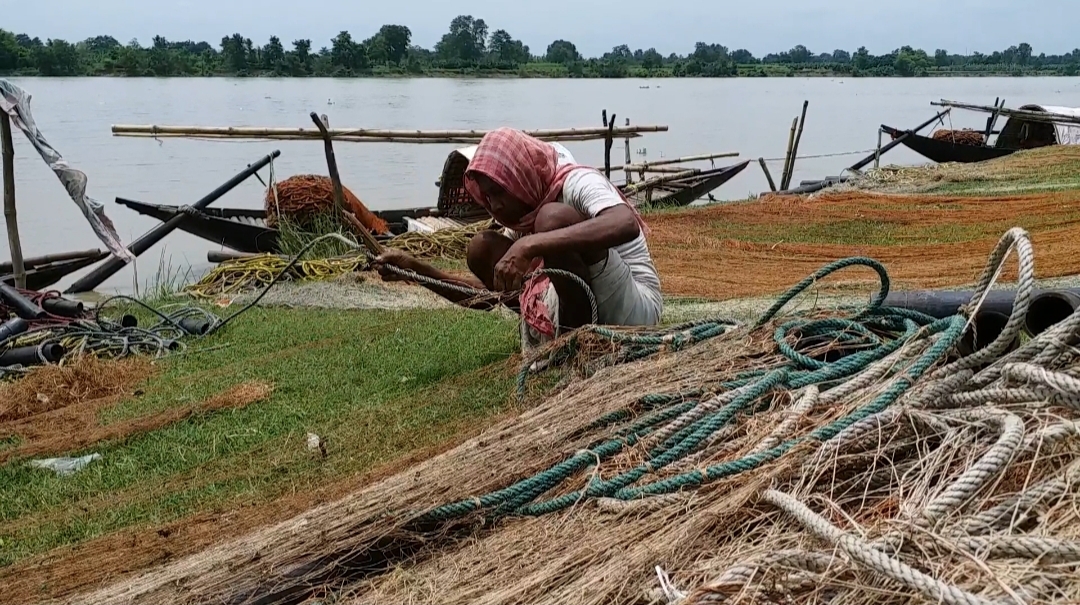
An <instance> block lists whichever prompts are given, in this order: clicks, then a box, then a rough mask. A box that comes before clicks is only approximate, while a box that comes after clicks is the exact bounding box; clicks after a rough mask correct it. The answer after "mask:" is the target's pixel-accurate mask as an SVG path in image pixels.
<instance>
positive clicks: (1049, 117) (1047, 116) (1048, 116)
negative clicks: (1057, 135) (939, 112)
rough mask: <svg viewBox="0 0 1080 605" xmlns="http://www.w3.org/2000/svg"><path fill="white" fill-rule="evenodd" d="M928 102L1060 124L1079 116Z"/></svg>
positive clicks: (1076, 122) (945, 102)
mask: <svg viewBox="0 0 1080 605" xmlns="http://www.w3.org/2000/svg"><path fill="white" fill-rule="evenodd" d="M930 104H931V105H935V106H939V107H950V108H956V109H966V110H968V111H981V112H984V113H990V114H992V113H994V112H997V113H999V114H1001V115H1003V116H1005V117H1007V118H1023V119H1025V120H1028V121H1031V122H1059V123H1062V124H1080V116H1069V115H1065V114H1062V113H1051V112H1049V111H1032V110H1030V109H1005V108H1004V107H996V108H995V107H990V106H988V105H974V104H971V103H960V102H958V101H947V100H945V99H942V100H941V101H931V102H930Z"/></svg>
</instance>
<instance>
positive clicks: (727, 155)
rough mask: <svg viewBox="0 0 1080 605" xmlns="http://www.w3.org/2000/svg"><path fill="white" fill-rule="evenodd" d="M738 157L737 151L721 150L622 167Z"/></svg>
mask: <svg viewBox="0 0 1080 605" xmlns="http://www.w3.org/2000/svg"><path fill="white" fill-rule="evenodd" d="M737 157H739V152H738V151H721V152H719V153H702V154H699V155H687V156H683V157H681V158H671V159H667V160H655V161H652V162H640V163H638V164H632V165H630V166H623V168H629V169H631V170H641V169H645V170H648V169H650V168H652V167H654V166H666V165H669V164H682V163H685V162H700V161H703V160H713V159H716V158H737Z"/></svg>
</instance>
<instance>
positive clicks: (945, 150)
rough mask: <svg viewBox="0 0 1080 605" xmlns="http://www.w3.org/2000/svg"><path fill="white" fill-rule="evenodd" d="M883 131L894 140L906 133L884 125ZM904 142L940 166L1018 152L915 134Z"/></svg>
mask: <svg viewBox="0 0 1080 605" xmlns="http://www.w3.org/2000/svg"><path fill="white" fill-rule="evenodd" d="M881 129H882V130H883V131H884V132H885V133H886V134H889V135H890V136H892V137H893V138H896V137H899V136H900V135H902V134H904V133H905V131H903V130H899V129H896V128H892V127H890V126H885V125H884V124H882V126H881ZM902 142H903V144H904V145H905V146H906V147H907V148H908V149H910V150H912V151H914V152H915V153H917V154H919V155H921V156H923V157H924V158H926V159H928V160H931V161H934V162H937V163H939V164H944V163H946V162H959V163H961V164H974V163H977V162H985V161H987V160H993V159H997V158H1001V157H1005V156H1007V155H1010V154H1013V153H1016V151H1017V150H1016V149H998V148H997V147H987V146H985V145H982V146H976V145H957V144H956V143H951V142H949V141H941V140H938V139H935V138H932V137H927V136H923V135H920V134H914V133H912V134H908V136H907V138H905V139H904V140H903V141H902Z"/></svg>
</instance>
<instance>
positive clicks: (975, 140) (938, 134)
mask: <svg viewBox="0 0 1080 605" xmlns="http://www.w3.org/2000/svg"><path fill="white" fill-rule="evenodd" d="M932 137H933V138H934V139H936V140H938V141H948V142H950V143H955V144H957V145H972V146H974V147H979V146H981V145H982V144H983V143H984V142H986V137H985V136H983V133H981V132H979V131H978V130H969V129H964V130H948V129H945V128H941V129H939V130H935V131H934V134H933V135H932Z"/></svg>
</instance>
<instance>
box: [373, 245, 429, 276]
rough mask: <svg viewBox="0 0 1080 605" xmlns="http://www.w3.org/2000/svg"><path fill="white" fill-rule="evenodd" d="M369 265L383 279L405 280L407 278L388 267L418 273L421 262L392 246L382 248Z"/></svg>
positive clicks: (420, 268)
mask: <svg viewBox="0 0 1080 605" xmlns="http://www.w3.org/2000/svg"><path fill="white" fill-rule="evenodd" d="M371 265H372V266H373V267H374V268H375V270H376V271H378V272H379V276H380V277H382V278H383V281H406V280H408V279H409V278H407V277H404V276H403V275H400V274H399V273H397V272H395V271H393V270H391V269H390V267H398V268H399V269H408V270H410V271H415V272H416V273H420V272H421V270H422V265H423V263H421V262H420V261H418V260H416V259H415V258H413V257H412V256H410V255H409V254H408V253H407V252H403V251H401V250H396V249H394V248H384V249H383V253H382V254H380V255H379V256H378V258H376V259H375V260H374V261H372V263H371Z"/></svg>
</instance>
